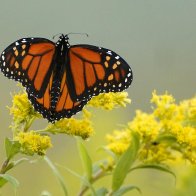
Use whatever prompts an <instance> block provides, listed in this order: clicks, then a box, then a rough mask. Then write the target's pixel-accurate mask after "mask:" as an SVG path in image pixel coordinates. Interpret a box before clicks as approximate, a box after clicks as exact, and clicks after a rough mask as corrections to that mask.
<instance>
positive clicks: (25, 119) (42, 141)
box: [10, 92, 131, 155]
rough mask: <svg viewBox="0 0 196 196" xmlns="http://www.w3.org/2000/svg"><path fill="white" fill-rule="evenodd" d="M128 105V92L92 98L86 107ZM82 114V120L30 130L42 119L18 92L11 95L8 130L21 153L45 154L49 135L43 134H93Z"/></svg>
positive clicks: (86, 113) (111, 107)
mask: <svg viewBox="0 0 196 196" xmlns="http://www.w3.org/2000/svg"><path fill="white" fill-rule="evenodd" d="M130 102H131V101H130V99H128V93H125V92H122V93H104V94H100V95H98V96H96V97H93V98H92V99H91V101H90V102H89V104H88V105H89V106H93V107H99V108H103V109H107V110H111V109H113V108H115V107H117V106H123V107H125V105H126V103H130ZM82 112H83V115H82V117H81V118H75V117H72V118H69V119H67V118H64V119H61V120H59V121H57V122H56V123H54V124H51V123H49V124H48V126H47V127H46V128H44V129H40V130H36V131H29V128H30V126H31V125H32V123H33V121H34V120H35V119H36V118H41V115H40V114H39V113H37V112H36V111H35V110H34V108H33V106H32V105H31V103H30V101H29V100H28V96H27V94H26V93H25V92H22V93H18V94H16V95H14V96H13V105H12V107H11V108H10V113H11V114H12V115H13V124H12V126H11V127H12V130H13V135H14V140H15V141H19V143H20V144H21V149H22V152H23V153H25V154H28V155H33V154H39V155H44V154H45V151H46V150H47V149H48V148H49V147H51V141H50V137H49V136H46V135H41V134H43V133H45V134H51V133H52V134H67V135H74V136H80V137H82V138H83V139H87V138H89V137H90V136H91V135H92V133H93V125H92V122H91V119H90V117H91V113H90V112H89V111H88V110H86V109H83V110H82Z"/></svg>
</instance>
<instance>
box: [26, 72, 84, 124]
mask: <svg viewBox="0 0 196 196" xmlns="http://www.w3.org/2000/svg"><path fill="white" fill-rule="evenodd" d="M53 75H54V74H53V73H52V74H51V77H50V80H49V83H48V85H47V88H46V91H45V93H44V95H43V97H41V98H36V97H35V96H34V95H32V94H31V93H29V92H28V91H27V93H28V98H29V100H30V101H31V103H32V104H33V106H34V108H35V110H36V111H38V112H39V113H41V114H42V115H43V117H44V118H47V119H48V121H49V122H55V121H57V120H60V119H61V118H65V117H66V118H70V117H71V116H72V115H74V114H76V113H77V112H79V111H81V110H82V108H83V107H84V105H85V104H86V103H87V100H86V101H78V102H76V101H73V100H72V98H71V97H70V93H69V89H68V86H67V80H66V72H64V73H63V76H62V78H61V80H60V81H58V80H57V81H56V82H54V78H53Z"/></svg>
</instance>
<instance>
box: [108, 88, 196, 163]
mask: <svg viewBox="0 0 196 196" xmlns="http://www.w3.org/2000/svg"><path fill="white" fill-rule="evenodd" d="M151 102H152V103H154V104H155V106H156V107H155V108H154V110H153V112H152V113H150V114H147V113H144V112H142V111H140V110H138V111H136V116H135V117H134V118H133V120H132V121H131V122H129V123H128V127H127V128H126V129H124V130H122V131H118V132H116V131H115V132H114V133H113V134H110V135H107V136H106V137H107V140H108V145H107V147H108V148H109V149H111V150H112V151H113V152H114V153H116V154H122V153H123V152H124V151H125V150H126V149H127V147H128V146H129V144H130V142H131V139H130V134H129V133H130V131H135V132H137V133H139V135H140V142H141V145H140V147H141V148H140V150H139V156H138V157H139V159H140V161H142V162H151V163H165V162H170V163H171V162H172V161H177V160H183V159H186V160H189V161H190V162H191V163H193V164H195V163H196V97H194V98H192V99H189V100H185V101H182V102H181V103H180V104H176V103H175V99H174V98H173V96H172V95H169V94H168V93H167V92H166V93H165V94H164V95H157V94H156V92H155V91H154V92H153V96H152V99H151Z"/></svg>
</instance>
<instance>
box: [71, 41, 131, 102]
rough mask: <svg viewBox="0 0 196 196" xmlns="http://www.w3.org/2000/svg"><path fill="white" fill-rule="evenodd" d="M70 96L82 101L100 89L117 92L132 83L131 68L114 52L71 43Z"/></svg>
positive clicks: (99, 91) (96, 93) (97, 92)
mask: <svg viewBox="0 0 196 196" xmlns="http://www.w3.org/2000/svg"><path fill="white" fill-rule="evenodd" d="M68 55H69V63H68V72H70V73H71V74H70V77H69V80H68V81H70V86H72V89H73V91H72V93H71V96H72V97H73V99H75V100H84V99H88V98H90V97H92V96H95V95H98V94H99V93H102V92H119V91H123V90H125V89H126V88H128V87H129V86H130V84H131V82H132V70H131V68H130V67H129V65H128V64H127V63H126V62H125V60H124V59H123V58H121V57H120V56H119V55H118V54H116V53H115V52H113V51H111V50H108V49H105V48H100V47H96V46H91V45H75V46H71V48H70V49H69V53H68Z"/></svg>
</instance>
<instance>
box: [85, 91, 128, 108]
mask: <svg viewBox="0 0 196 196" xmlns="http://www.w3.org/2000/svg"><path fill="white" fill-rule="evenodd" d="M127 103H131V100H130V99H129V98H128V93H127V92H121V93H112V92H110V93H101V94H100V95H98V96H96V97H93V98H92V99H91V100H90V101H89V102H88V105H89V106H93V107H97V108H102V109H106V110H112V109H114V108H116V107H118V106H122V107H125V106H126V104H127Z"/></svg>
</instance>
